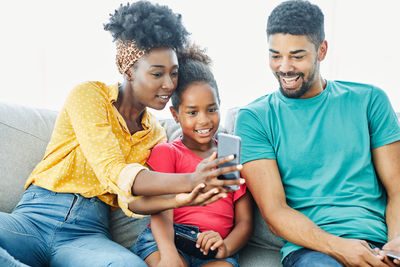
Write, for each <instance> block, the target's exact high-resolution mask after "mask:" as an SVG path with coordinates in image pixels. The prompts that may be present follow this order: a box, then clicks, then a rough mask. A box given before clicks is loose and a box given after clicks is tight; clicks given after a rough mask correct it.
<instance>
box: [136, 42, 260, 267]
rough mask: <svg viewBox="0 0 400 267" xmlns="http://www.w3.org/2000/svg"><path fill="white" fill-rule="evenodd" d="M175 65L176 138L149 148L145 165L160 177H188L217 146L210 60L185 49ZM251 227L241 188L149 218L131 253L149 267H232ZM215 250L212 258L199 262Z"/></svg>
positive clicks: (216, 110) (247, 203)
mask: <svg viewBox="0 0 400 267" xmlns="http://www.w3.org/2000/svg"><path fill="white" fill-rule="evenodd" d="M179 62H180V67H179V75H178V77H179V78H178V87H177V89H176V91H175V92H174V94H173V96H172V107H171V108H170V110H171V113H172V115H173V117H174V119H175V121H176V122H178V123H179V124H180V126H181V128H182V136H180V137H179V138H177V139H176V140H175V141H173V142H172V143H161V144H159V145H157V146H155V148H154V149H153V151H152V153H151V155H150V157H149V159H148V161H147V163H148V165H149V166H150V167H151V168H152V169H153V170H156V171H159V172H165V173H186V172H192V171H193V170H195V169H196V166H197V165H198V164H199V162H200V161H201V160H202V159H204V158H206V157H209V156H210V155H211V154H213V153H215V151H216V147H217V143H216V140H215V139H214V137H213V136H214V134H215V132H216V131H217V129H218V125H219V121H220V114H219V102H220V101H219V96H218V88H217V84H216V82H215V80H214V77H213V75H212V73H211V71H210V69H209V66H208V64H209V63H210V60H209V58H208V57H207V56H206V55H204V54H202V51H200V50H199V49H197V48H195V47H191V48H190V49H187V50H186V51H184V52H182V53H181V55H180V58H179ZM251 228H252V208H251V197H250V194H249V193H248V192H246V187H245V186H243V185H242V186H241V187H240V189H239V190H237V191H236V192H233V193H228V194H226V196H225V197H224V198H222V199H219V200H217V201H216V202H214V203H211V204H208V205H205V206H191V207H182V208H176V209H174V210H167V211H164V212H161V213H158V214H156V215H152V216H151V228H150V227H148V228H147V229H146V230H144V231H143V232H142V234H141V235H140V236H139V238H138V240H137V242H136V243H135V245H134V246H133V247H132V250H133V252H134V253H135V254H137V255H139V257H141V258H142V259H144V260H145V261H146V263H147V264H148V265H149V266H238V262H237V256H236V254H235V253H236V252H237V251H238V250H239V249H240V248H241V247H242V246H243V245H244V244H245V243H246V241H247V239H248V238H249V236H250V234H251V230H252V229H251ZM175 233H176V234H178V235H179V234H183V235H189V236H191V237H193V238H194V239H197V241H196V247H197V250H199V251H200V253H202V254H203V255H204V257H201V258H200V257H198V256H197V257H195V256H193V254H194V253H187V252H184V251H182V250H181V248H180V247H176V246H175V243H174V238H175ZM195 250H196V248H195ZM215 251H216V255H215V257H212V258H209V259H204V258H206V255H208V254H212V253H213V252H214V253H215Z"/></svg>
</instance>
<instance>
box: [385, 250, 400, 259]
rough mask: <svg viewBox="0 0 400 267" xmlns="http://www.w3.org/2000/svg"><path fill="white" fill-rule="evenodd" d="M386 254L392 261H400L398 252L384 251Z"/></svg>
mask: <svg viewBox="0 0 400 267" xmlns="http://www.w3.org/2000/svg"><path fill="white" fill-rule="evenodd" d="M383 252H385V254H386V255H387V256H388V258H389V259H391V260H394V259H396V260H399V261H400V253H399V252H397V251H391V250H383Z"/></svg>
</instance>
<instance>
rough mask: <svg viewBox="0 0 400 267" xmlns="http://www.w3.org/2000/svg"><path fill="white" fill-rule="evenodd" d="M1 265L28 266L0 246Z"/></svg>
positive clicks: (11, 266) (12, 266)
mask: <svg viewBox="0 0 400 267" xmlns="http://www.w3.org/2000/svg"><path fill="white" fill-rule="evenodd" d="M0 266H7V267H27V266H28V265H25V264H23V263H21V262H19V261H17V260H16V259H14V257H13V256H11V255H10V254H8V252H7V251H5V250H4V249H2V248H0Z"/></svg>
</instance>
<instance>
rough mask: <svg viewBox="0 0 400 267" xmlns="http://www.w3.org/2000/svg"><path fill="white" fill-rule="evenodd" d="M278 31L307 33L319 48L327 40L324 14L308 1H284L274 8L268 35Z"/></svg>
mask: <svg viewBox="0 0 400 267" xmlns="http://www.w3.org/2000/svg"><path fill="white" fill-rule="evenodd" d="M276 33H284V34H292V35H306V36H307V38H308V39H309V40H310V42H312V43H313V44H314V45H315V47H316V48H317V49H318V47H319V46H320V44H321V43H322V41H323V40H325V32H324V14H323V13H322V11H321V9H320V8H319V7H318V6H317V5H314V4H311V3H310V2H308V1H302V0H289V1H285V2H282V3H281V4H279V5H278V6H277V7H275V8H274V10H272V12H271V14H270V15H269V17H268V22H267V37H269V36H270V35H272V34H276Z"/></svg>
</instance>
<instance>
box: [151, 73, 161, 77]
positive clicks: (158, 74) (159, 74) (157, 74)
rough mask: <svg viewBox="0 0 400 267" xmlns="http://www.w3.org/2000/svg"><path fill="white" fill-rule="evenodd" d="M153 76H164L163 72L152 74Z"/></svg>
mask: <svg viewBox="0 0 400 267" xmlns="http://www.w3.org/2000/svg"><path fill="white" fill-rule="evenodd" d="M151 75H153V76H154V77H157V78H158V77H161V76H162V75H163V73H162V72H152V73H151Z"/></svg>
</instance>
